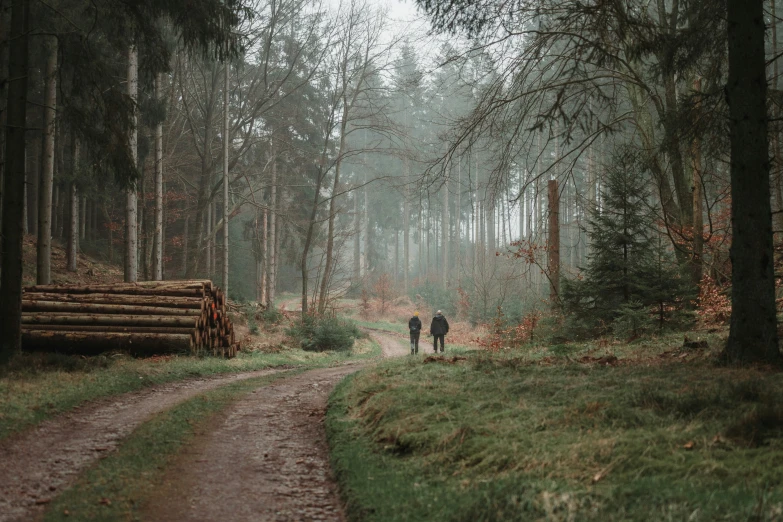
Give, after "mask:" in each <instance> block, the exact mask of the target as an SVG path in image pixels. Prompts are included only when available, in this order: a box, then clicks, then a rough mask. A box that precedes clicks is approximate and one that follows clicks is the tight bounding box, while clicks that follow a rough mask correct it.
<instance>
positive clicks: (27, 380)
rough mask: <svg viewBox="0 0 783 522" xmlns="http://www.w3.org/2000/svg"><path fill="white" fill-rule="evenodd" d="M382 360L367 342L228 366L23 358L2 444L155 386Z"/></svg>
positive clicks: (5, 392)
mask: <svg viewBox="0 0 783 522" xmlns="http://www.w3.org/2000/svg"><path fill="white" fill-rule="evenodd" d="M379 355H380V347H379V346H377V344H376V343H373V342H372V341H370V340H364V339H362V340H359V341H357V343H356V344H355V345H354V349H353V350H352V352H350V353H340V354H338V353H332V352H321V353H316V352H305V351H303V350H299V349H287V350H285V351H282V352H280V353H261V352H250V353H247V352H240V354H239V356H238V357H236V358H234V359H228V360H227V359H218V358H211V357H206V358H197V357H161V358H151V359H133V358H130V357H126V356H114V357H112V356H98V357H89V358H85V357H78V356H63V355H56V354H22V355H20V356H19V357H18V358H17V359H15V360H14V361H13V362H12V365H11V366H10V367H9V368H7V369H6V371H5V374H4V375H2V377H0V439H2V438H5V437H8V436H9V435H11V434H13V433H16V432H19V431H21V430H24V429H27V428H30V427H31V426H34V425H36V424H38V423H39V422H41V421H43V420H45V419H47V418H49V417H51V416H53V415H56V414H58V413H62V412H64V411H68V410H70V409H72V408H74V407H76V406H78V405H79V404H82V403H84V402H86V401H90V400H94V399H98V398H102V397H107V396H111V395H117V394H120V393H125V392H130V391H134V390H138V389H141V388H144V387H147V386H152V385H155V384H162V383H165V382H171V381H178V380H182V379H187V378H193V377H204V376H209V375H215V374H220V373H231V372H243V371H252V370H260V369H264V368H271V367H280V366H283V367H286V366H291V367H303V368H314V367H319V366H327V365H330V364H337V363H339V362H341V361H345V360H347V359H349V358H371V357H377V356H379Z"/></svg>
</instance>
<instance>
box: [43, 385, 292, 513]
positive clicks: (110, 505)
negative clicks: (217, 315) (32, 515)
mask: <svg viewBox="0 0 783 522" xmlns="http://www.w3.org/2000/svg"><path fill="white" fill-rule="evenodd" d="M290 375H291V372H285V373H283V374H278V375H272V376H266V377H261V378H257V379H248V380H245V381H242V382H237V383H232V384H229V385H227V386H223V387H221V388H218V389H217V390H213V391H210V392H207V393H204V394H202V395H199V396H198V397H195V398H193V399H191V400H189V401H186V402H184V403H182V404H179V405H178V406H175V407H174V408H172V409H171V410H168V411H166V412H164V413H161V414H159V415H157V416H155V417H154V418H153V419H152V420H150V421H149V422H146V423H144V424H143V425H141V426H140V427H139V428H137V429H136V430H135V431H134V432H133V433H131V434H130V435H129V436H128V437H127V438H126V439H125V440H124V441H123V442H122V444H121V445H120V447H119V448H118V450H117V451H116V452H114V453H112V454H110V455H109V456H108V457H107V458H105V459H103V460H101V461H99V462H98V463H97V464H96V465H95V466H94V467H93V468H91V469H89V470H88V471H87V472H86V473H84V474H82V476H81V478H80V479H79V481H78V482H77V483H76V484H75V485H74V486H72V487H71V488H69V489H67V490H66V491H64V492H63V493H62V494H61V495H60V496H58V497H57V498H56V499H55V500H54V501H53V502H52V504H51V505H50V506H49V508H48V510H47V512H46V515H45V517H44V520H48V521H49V520H138V519H139V516H140V509H141V508H142V504H143V502H142V501H143V499H145V498H146V497H147V496H148V495H149V494H150V492H151V491H152V490H153V488H154V487H155V485H156V483H157V482H158V481H159V479H160V477H161V476H162V475H163V473H164V471H165V467H166V465H167V464H169V463H170V462H171V461H172V459H173V458H174V457H176V455H177V453H178V451H179V450H180V449H182V448H183V447H184V446H185V445H186V444H187V443H188V442H189V441H190V440H192V438H193V436H194V434H195V433H196V432H197V431H199V430H200V427H201V426H204V425H206V424H207V423H209V422H210V417H211V416H212V415H214V414H216V413H219V412H220V411H222V410H223V409H224V408H226V407H227V406H228V405H229V404H230V403H232V402H233V401H236V400H237V399H239V398H241V397H242V396H243V395H245V394H247V393H249V392H250V391H252V390H254V389H256V388H257V387H259V386H261V385H263V384H266V383H268V382H271V381H273V380H275V379H279V378H281V377H284V376H290Z"/></svg>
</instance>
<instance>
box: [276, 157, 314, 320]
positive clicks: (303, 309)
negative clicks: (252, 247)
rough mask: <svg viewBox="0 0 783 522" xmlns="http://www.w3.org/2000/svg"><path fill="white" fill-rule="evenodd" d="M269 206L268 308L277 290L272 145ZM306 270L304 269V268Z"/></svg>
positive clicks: (305, 295)
mask: <svg viewBox="0 0 783 522" xmlns="http://www.w3.org/2000/svg"><path fill="white" fill-rule="evenodd" d="M320 185H321V184H320V180H319V183H318V190H321V186H320ZM317 198H318V196H317V195H316V203H315V207H313V212H314V213H315V211H316V210H317V207H318V203H317ZM269 206H270V212H269V246H270V248H269V261H268V262H267V265H268V266H269V270H268V278H269V291H268V292H267V297H266V298H267V302H268V304H269V305H270V307H271V306H272V305H273V303H274V302H275V294H276V290H277V251H276V248H275V245H276V244H277V212H278V206H277V152H276V151H275V148H274V145H273V146H272V187H271V189H270V195H269ZM312 219H313V222H314V220H315V214H313V216H312ZM304 263H305V264H306V263H307V261H306V260H305V261H304ZM305 268H306V267H305ZM303 299H307V292H305V293H304V297H303ZM306 308H307V307H306V306H305V307H304V308H302V313H305V309H306Z"/></svg>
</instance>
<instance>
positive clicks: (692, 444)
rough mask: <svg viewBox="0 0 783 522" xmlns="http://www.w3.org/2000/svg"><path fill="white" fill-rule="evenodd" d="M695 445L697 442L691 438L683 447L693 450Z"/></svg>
mask: <svg viewBox="0 0 783 522" xmlns="http://www.w3.org/2000/svg"><path fill="white" fill-rule="evenodd" d="M694 446H695V444H694V443H693V441H692V440H689V441H688V442H686V443H685V444H683V445H682V447H683V448H685V449H686V450H692V449H693V447H694Z"/></svg>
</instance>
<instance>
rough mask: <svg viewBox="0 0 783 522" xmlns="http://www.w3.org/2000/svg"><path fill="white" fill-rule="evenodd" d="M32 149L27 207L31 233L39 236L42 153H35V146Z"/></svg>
mask: <svg viewBox="0 0 783 522" xmlns="http://www.w3.org/2000/svg"><path fill="white" fill-rule="evenodd" d="M29 149H30V150H31V151H32V157H33V160H32V168H30V169H28V176H27V187H28V189H29V190H28V196H27V197H28V198H29V201H28V203H29V205H28V207H27V211H28V219H29V220H30V229H29V232H30V234H32V235H34V236H35V237H36V238H37V237H38V198H39V196H38V187H39V186H40V184H41V161H40V155H39V154H36V153H35V150H34V148H33V147H29Z"/></svg>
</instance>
